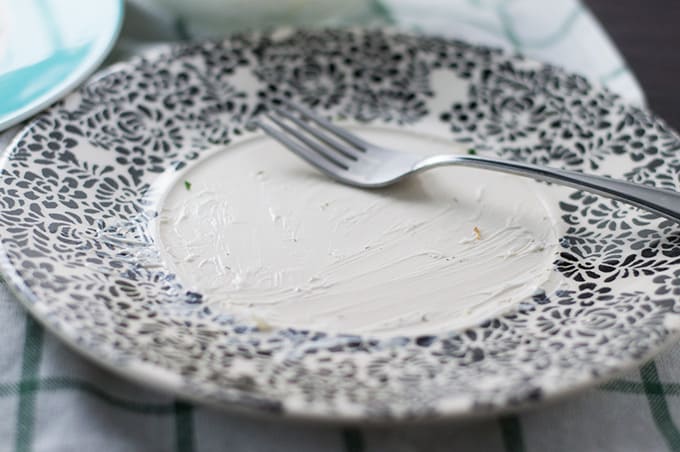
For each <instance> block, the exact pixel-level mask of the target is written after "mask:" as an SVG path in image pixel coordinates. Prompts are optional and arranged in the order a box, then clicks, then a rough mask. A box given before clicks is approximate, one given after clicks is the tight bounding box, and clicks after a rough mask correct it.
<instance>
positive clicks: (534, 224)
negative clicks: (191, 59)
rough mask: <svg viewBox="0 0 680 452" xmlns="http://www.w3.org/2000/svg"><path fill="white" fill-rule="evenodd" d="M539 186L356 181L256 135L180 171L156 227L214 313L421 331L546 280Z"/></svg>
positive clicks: (436, 143) (547, 236)
mask: <svg viewBox="0 0 680 452" xmlns="http://www.w3.org/2000/svg"><path fill="white" fill-rule="evenodd" d="M361 130H362V131H363V132H364V134H365V136H366V137H367V138H368V139H371V140H374V141H376V142H381V143H383V144H385V145H390V146H394V147H398V148H399V147H400V148H403V149H405V150H409V151H412V152H418V151H426V152H427V153H430V154H431V153H446V152H449V153H450V152H455V151H456V147H455V146H453V145H452V144H451V143H449V142H445V141H442V140H437V139H431V138H424V137H421V136H418V135H415V134H413V133H409V132H400V131H394V130H392V131H387V130H384V129H361ZM185 180H186V181H189V182H190V183H191V189H190V190H187V189H186V187H185V184H184V181H185ZM544 188H545V186H543V185H539V184H537V183H535V182H533V181H530V180H527V179H522V178H519V177H516V176H508V175H502V174H498V173H492V172H488V171H482V170H475V169H469V168H461V167H458V168H456V167H448V168H439V169H436V170H432V171H429V172H426V173H422V174H420V175H418V176H416V177H411V178H409V179H407V180H405V181H404V182H403V183H401V184H399V185H397V186H394V187H391V188H388V189H381V190H361V189H356V188H352V187H347V186H343V185H341V184H338V183H335V182H333V181H331V180H329V179H328V178H326V177H324V176H322V175H321V174H319V173H318V172H316V171H315V170H314V169H313V168H311V167H309V166H308V165H307V164H306V163H304V162H302V161H300V160H299V159H298V158H297V157H295V156H294V155H293V154H291V153H290V152H289V151H286V150H284V149H283V148H282V147H281V146H280V145H278V144H277V143H275V142H274V141H271V140H269V139H268V138H265V137H258V138H254V139H251V140H248V141H244V142H242V143H240V144H237V145H234V146H231V147H230V148H226V149H223V150H219V151H217V152H216V153H213V154H212V155H211V156H210V157H206V158H204V159H202V160H201V161H200V162H198V163H197V164H196V165H194V166H193V167H192V168H190V169H189V170H187V171H186V172H184V173H183V174H181V175H180V176H179V178H177V179H176V180H175V182H174V183H173V184H172V185H171V186H170V187H169V193H167V196H166V197H165V199H164V200H163V201H162V202H163V205H162V210H161V215H160V218H159V221H158V226H157V234H158V235H159V237H160V243H161V248H162V253H163V257H164V260H166V261H167V262H168V264H169V266H170V267H171V268H172V270H173V271H175V272H176V273H177V275H178V277H179V279H180V281H182V282H183V283H184V285H185V286H187V287H188V288H190V289H192V290H197V291H199V292H201V293H202V294H203V295H204V297H205V302H206V303H208V304H210V305H211V306H213V307H214V308H216V309H219V310H223V311H224V312H229V313H232V314H237V315H240V316H243V317H247V318H251V319H256V320H257V321H262V322H266V323H267V324H271V325H277V326H288V327H298V328H307V329H314V330H323V331H334V332H344V333H369V334H378V335H380V334H429V333H437V332H441V331H445V330H449V329H453V328H457V327H461V326H468V325H471V324H474V323H476V322H479V321H481V320H483V319H484V318H487V317H488V316H490V315H494V314H498V313H499V312H503V311H505V310H508V309H510V308H511V307H513V306H515V305H516V304H517V303H518V302H519V301H521V300H522V299H525V298H526V297H528V296H531V294H533V293H534V292H535V291H536V290H537V289H538V288H539V287H546V284H548V285H549V284H550V283H549V281H548V280H549V278H550V274H551V266H552V262H553V261H554V255H555V252H556V249H557V236H556V231H555V227H554V224H553V221H552V219H551V217H550V214H549V211H548V210H547V209H546V207H545V205H544V203H543V201H542V198H541V197H540V195H539V194H540V193H541V192H542V191H543V189H544ZM475 228H477V229H475Z"/></svg>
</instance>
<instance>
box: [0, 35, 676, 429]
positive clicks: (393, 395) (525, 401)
mask: <svg viewBox="0 0 680 452" xmlns="http://www.w3.org/2000/svg"><path fill="white" fill-rule="evenodd" d="M442 77H444V78H446V77H448V78H447V79H446V80H448V81H449V83H448V84H447V85H446V86H445V87H444V88H442V84H441V80H442ZM435 79H437V80H435ZM279 96H287V97H290V98H292V99H294V100H296V101H299V102H301V103H305V104H307V105H311V106H312V107H314V108H316V109H317V110H318V111H320V112H324V113H327V114H329V115H333V116H336V117H341V118H345V120H346V121H347V122H348V123H352V124H357V123H359V124H364V125H367V126H371V125H373V124H379V125H380V127H381V128H383V129H390V128H392V129H403V128H408V129H411V130H418V129H419V127H421V125H423V124H427V127H428V133H433V134H437V135H438V136H440V137H444V138H446V139H447V140H450V141H451V142H452V143H453V142H456V143H459V144H463V145H464V146H466V147H470V148H475V149H476V150H477V152H479V153H486V154H489V155H493V154H497V155H499V156H502V157H504V158H507V159H517V160H522V161H530V162H534V163H539V164H546V165H552V166H557V167H564V168H569V169H572V170H579V171H588V172H592V173H599V174H605V175H611V176H615V177H624V178H627V179H629V180H632V181H635V182H638V183H642V184H649V185H654V186H658V187H663V188H667V189H671V190H677V189H678V183H679V178H678V168H679V167H680V158H679V157H680V154H679V152H680V139H679V138H678V136H677V135H676V134H675V132H673V131H671V130H669V129H668V127H667V126H666V125H665V124H664V123H663V122H662V121H661V120H659V119H657V118H655V117H654V116H653V115H651V114H650V113H648V112H647V111H645V110H642V109H640V108H637V107H633V106H630V105H627V104H625V103H624V102H623V101H621V100H620V99H619V98H618V97H617V96H616V95H615V94H612V93H610V92H608V91H606V90H604V89H602V88H601V87H599V86H594V85H593V84H591V83H590V82H589V81H587V80H585V79H584V78H582V77H580V76H578V75H573V74H568V73H565V72H563V71H562V70H560V69H558V68H555V67H552V66H548V65H543V64H539V63H536V62H533V61H527V60H525V59H523V58H522V57H519V56H515V55H508V54H506V53H503V52H500V51H496V50H492V49H488V48H484V47H476V46H472V45H469V44H466V43H463V42H459V41H451V40H445V39H439V38H430V37H419V36H411V35H406V34H399V33H393V32H385V31H375V30H374V31H357V30H353V31H348V30H327V31H277V32H273V33H262V34H248V35H240V36H234V37H232V38H229V39H227V40H225V41H224V42H205V43H197V44H188V45H181V46H177V47H172V48H167V49H166V50H165V51H163V52H161V53H158V54H154V55H151V56H147V57H145V58H138V59H135V60H132V61H131V62H129V63H125V64H121V65H118V66H115V67H113V68H112V69H110V70H108V71H107V72H106V73H104V74H103V75H101V76H99V77H97V78H95V79H94V80H92V81H91V82H89V83H87V84H86V85H85V86H84V87H83V88H81V89H80V90H79V91H78V92H76V93H74V94H72V95H70V96H69V97H68V98H66V99H65V100H64V101H63V102H61V103H60V104H58V105H56V106H55V107H53V108H51V109H50V110H49V111H47V112H46V113H44V114H42V115H41V116H40V117H39V118H37V119H36V120H35V121H34V122H33V123H32V124H31V125H30V126H28V128H26V130H25V131H24V132H23V133H22V134H21V135H20V136H19V137H18V138H17V139H16V140H15V142H14V143H13V145H12V146H11V148H10V149H9V151H8V152H7V154H6V155H5V157H4V160H3V161H2V185H1V186H0V237H1V238H2V239H1V241H2V253H1V254H2V256H1V257H2V259H1V266H2V271H3V273H4V274H5V277H6V279H7V281H8V283H9V284H10V285H11V286H12V287H13V288H14V289H15V291H16V293H17V294H18V295H19V298H20V299H21V300H22V302H23V303H24V304H25V305H26V307H27V308H28V309H29V310H30V311H31V313H32V314H33V315H34V316H35V317H37V318H38V319H39V320H40V321H41V322H42V323H43V324H44V325H45V326H46V327H48V328H49V329H50V330H51V331H53V332H54V333H55V334H57V335H58V336H59V337H61V338H62V339H63V340H65V341H66V342H68V343H69V344H70V345H72V346H73V347H75V348H76V349H77V350H79V351H81V352H82V353H84V354H85V355H87V356H89V357H91V358H92V359H94V360H96V361H98V362H100V363H102V364H104V365H106V366H108V367H109V368H111V369H113V370H114V371H116V372H119V373H121V374H123V375H126V376H128V377H130V378H134V379H136V380H138V381H141V382H143V383H145V384H148V385H151V386H152V387H156V388H161V389H164V390H168V391H172V392H175V393H177V394H179V395H181V396H184V397H187V398H190V399H194V400H200V401H205V402H209V403H212V404H218V405H220V406H223V407H227V408H232V409H234V408H238V409H242V410H246V411H249V412H258V413H271V414H276V415H280V416H286V417H298V418H299V417H305V418H314V419H325V420H359V419H362V420H372V421H386V420H403V419H422V420H428V419H438V418H447V417H448V418H450V417H461V416H472V415H487V414H491V413H497V412H499V411H508V410H513V409H517V408H519V407H523V406H527V405H532V404H536V403H538V402H539V401H541V400H545V399H548V398H555V397H556V396H559V395H563V394H566V393H569V392H571V391H573V390H575V389H577V388H583V387H586V386H588V385H593V384H595V383H597V382H599V381H601V380H602V379H604V378H606V377H610V376H612V375H613V374H615V373H616V372H619V371H621V370H624V369H627V368H630V367H631V366H634V365H636V364H638V363H640V362H641V360H644V359H647V358H649V357H650V356H651V355H652V354H654V353H655V352H658V351H659V349H660V348H661V347H663V346H664V345H667V344H669V343H671V342H672V341H674V340H675V339H676V338H677V336H678V332H679V330H680V323H678V319H679V318H680V317H678V312H679V309H680V305H679V304H680V227H678V225H676V224H673V223H672V222H670V221H668V220H665V219H662V218H659V217H657V216H655V215H652V214H649V213H647V212H644V211H640V210H637V209H634V208H631V207H629V206H627V205H625V204H621V203H617V202H613V201H610V200H607V199H603V198H599V197H597V196H592V195H589V194H585V193H582V192H573V191H568V190H567V191H563V192H560V193H563V195H561V198H560V199H555V200H554V206H553V207H554V209H555V211H556V212H557V215H556V225H557V226H556V230H558V231H559V240H558V242H557V243H558V244H557V245H556V252H555V255H554V261H553V262H552V265H551V268H550V272H551V273H552V276H553V278H555V279H557V280H558V281H559V284H558V285H557V286H554V287H553V288H552V289H549V290H548V289H546V290H538V291H536V292H535V293H534V294H533V295H532V296H528V297H526V299H524V300H522V301H521V302H520V303H516V304H515V305H513V306H512V307H509V308H508V309H506V310H505V311H504V312H502V313H500V314H497V315H491V316H489V318H485V319H479V321H476V322H475V323H474V324H473V325H471V326H469V327H460V328H454V329H452V330H450V331H445V332H441V331H437V332H433V333H432V334H418V335H387V336H385V335H382V336H375V337H374V336H372V335H370V334H366V335H361V334H340V333H334V332H326V331H320V330H307V329H302V328H292V327H285V326H276V325H274V326H272V325H269V324H266V323H263V322H262V321H259V320H253V319H252V318H250V319H249V318H243V317H241V316H239V315H237V314H234V313H231V312H229V310H228V309H226V310H225V309H218V308H215V307H214V305H212V304H208V303H206V302H205V300H204V297H203V295H202V294H201V293H200V291H196V290H193V289H192V288H191V287H187V286H186V285H185V284H184V282H183V280H182V278H181V277H178V276H176V275H175V274H173V273H172V272H171V271H168V269H167V267H165V266H164V265H163V262H162V258H161V254H160V253H159V252H158V250H157V243H156V239H155V235H154V233H153V231H151V230H150V226H149V225H150V224H152V223H153V222H154V220H155V219H156V218H157V216H158V211H157V210H158V208H157V206H158V204H157V202H155V201H154V200H155V199H157V197H156V196H157V194H156V193H154V191H155V190H156V188H157V187H158V186H159V184H160V183H161V181H163V180H173V178H172V177H170V176H172V175H173V174H176V173H178V172H181V171H185V168H186V167H191V166H192V165H195V164H196V162H200V161H201V159H202V158H204V155H207V154H209V153H211V152H212V151H214V150H215V149H216V148H219V147H223V146H225V145H230V144H234V143H238V142H240V141H242V140H247V139H249V138H250V137H253V136H260V134H258V132H256V131H252V130H249V128H248V127H247V125H248V121H249V119H250V118H252V117H253V116H254V115H257V114H259V113H260V112H261V111H262V109H263V108H264V106H265V105H266V104H267V102H269V101H270V100H271V99H274V98H276V97H279ZM225 149H229V146H226V147H225ZM175 179H176V178H175ZM180 180H181V178H180ZM535 187H537V188H536V190H542V188H541V187H544V188H545V189H546V190H548V189H549V188H550V187H549V186H547V185H545V184H538V183H536V185H535ZM404 296H405V299H404V302H410V301H412V300H409V299H408V294H405V295H404ZM452 300H453V301H452V302H455V294H453V295H452Z"/></svg>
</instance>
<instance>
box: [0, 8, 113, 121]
mask: <svg viewBox="0 0 680 452" xmlns="http://www.w3.org/2000/svg"><path fill="white" fill-rule="evenodd" d="M122 19H123V2H122V0H103V1H97V2H90V1H87V0H29V1H12V0H10V1H5V2H0V96H2V99H3V101H2V104H0V130H2V129H5V128H8V127H10V126H12V125H14V124H18V123H19V122H21V121H22V120H24V119H26V118H28V117H30V116H31V115H33V114H35V113H37V112H39V111H40V110H42V109H44V108H45V107H47V106H49V105H50V104H51V103H52V102H54V101H55V100H57V99H59V98H60V97H62V96H64V95H65V94H66V93H68V92H69V91H71V90H72V89H73V88H75V87H76V86H78V85H79V84H80V83H81V82H83V80H85V78H86V77H87V76H89V75H90V74H91V73H92V72H93V71H94V70H95V69H96V68H97V67H98V66H99V65H100V64H101V62H102V61H103V60H104V58H105V57H106V55H108V53H109V51H110V50H111V47H113V44H114V42H115V40H116V37H117V36H118V32H119V30H120V27H121V23H122Z"/></svg>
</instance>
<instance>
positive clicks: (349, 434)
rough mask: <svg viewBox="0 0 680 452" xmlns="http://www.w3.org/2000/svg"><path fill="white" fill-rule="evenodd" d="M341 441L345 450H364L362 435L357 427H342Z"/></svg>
mask: <svg viewBox="0 0 680 452" xmlns="http://www.w3.org/2000/svg"><path fill="white" fill-rule="evenodd" d="M342 442H343V444H344V446H345V451H346V452H364V450H366V449H365V448H364V436H363V435H362V434H361V430H359V429H357V428H344V429H342Z"/></svg>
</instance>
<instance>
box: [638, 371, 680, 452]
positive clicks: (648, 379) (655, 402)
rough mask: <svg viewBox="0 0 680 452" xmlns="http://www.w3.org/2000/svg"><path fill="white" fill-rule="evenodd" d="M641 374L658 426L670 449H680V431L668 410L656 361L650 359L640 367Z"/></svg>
mask: <svg viewBox="0 0 680 452" xmlns="http://www.w3.org/2000/svg"><path fill="white" fill-rule="evenodd" d="M640 376H641V377H642V384H643V386H644V388H645V395H646V396H647V401H648V402H649V409H650V411H651V412H652V418H653V419H654V423H655V424H656V427H657V428H658V429H659V431H660V432H661V434H662V435H663V437H664V439H665V440H666V443H667V444H668V447H669V448H670V450H672V451H680V431H678V428H677V426H676V425H675V423H674V422H673V417H672V416H671V413H670V411H669V410H668V403H667V402H666V397H665V394H664V391H663V387H662V385H661V381H660V380H659V372H658V371H657V369H656V364H654V361H650V362H649V363H647V364H645V365H644V366H642V367H641V368H640Z"/></svg>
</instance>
